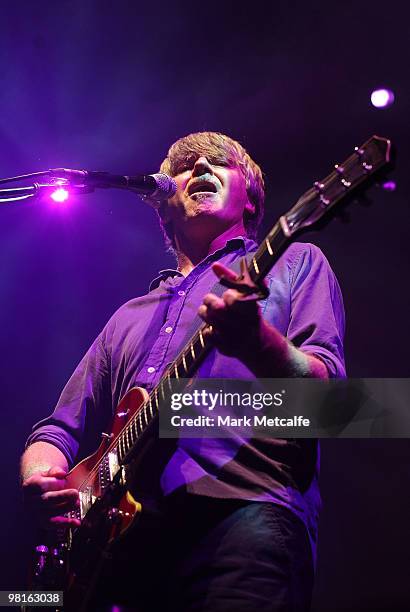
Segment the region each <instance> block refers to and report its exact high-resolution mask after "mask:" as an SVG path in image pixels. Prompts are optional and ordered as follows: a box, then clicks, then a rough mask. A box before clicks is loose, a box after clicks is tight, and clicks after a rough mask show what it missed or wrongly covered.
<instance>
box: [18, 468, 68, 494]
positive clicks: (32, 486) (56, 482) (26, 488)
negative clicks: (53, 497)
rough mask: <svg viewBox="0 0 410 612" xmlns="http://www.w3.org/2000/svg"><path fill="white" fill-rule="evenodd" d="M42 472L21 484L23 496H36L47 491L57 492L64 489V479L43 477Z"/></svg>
mask: <svg viewBox="0 0 410 612" xmlns="http://www.w3.org/2000/svg"><path fill="white" fill-rule="evenodd" d="M43 474H44V472H41V473H38V474H33V475H32V476H30V478H27V480H25V481H24V482H23V492H24V494H25V495H37V494H39V493H45V492H47V491H58V490H61V489H63V488H64V486H65V479H63V478H60V477H59V478H55V477H53V476H43Z"/></svg>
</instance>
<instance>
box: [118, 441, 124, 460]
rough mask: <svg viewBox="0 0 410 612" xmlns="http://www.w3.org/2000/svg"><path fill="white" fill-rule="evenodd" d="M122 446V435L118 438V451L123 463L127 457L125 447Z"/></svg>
mask: <svg viewBox="0 0 410 612" xmlns="http://www.w3.org/2000/svg"><path fill="white" fill-rule="evenodd" d="M122 444H123V439H122V436H121V435H120V436H119V437H118V450H119V453H118V454H119V456H120V459H121V461H122V460H123V459H124V457H125V449H124V446H123V445H122Z"/></svg>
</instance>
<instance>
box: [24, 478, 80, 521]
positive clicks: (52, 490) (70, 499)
mask: <svg viewBox="0 0 410 612" xmlns="http://www.w3.org/2000/svg"><path fill="white" fill-rule="evenodd" d="M66 475H67V473H66V471H65V470H63V469H62V468H61V467H58V466H55V467H51V468H50V469H49V470H46V471H44V472H35V473H34V474H32V475H31V476H30V477H29V478H27V479H26V480H24V481H23V485H22V486H23V495H24V501H25V503H26V505H27V507H28V508H29V510H30V511H31V512H32V514H33V516H34V519H35V520H36V522H38V523H39V525H40V526H42V527H46V528H53V527H60V526H67V527H78V526H79V525H80V524H81V523H80V521H79V520H78V519H76V518H69V517H66V516H64V513H65V512H69V511H70V510H74V509H75V508H76V507H78V505H79V503H80V501H79V496H78V491H77V489H66V488H65V487H66Z"/></svg>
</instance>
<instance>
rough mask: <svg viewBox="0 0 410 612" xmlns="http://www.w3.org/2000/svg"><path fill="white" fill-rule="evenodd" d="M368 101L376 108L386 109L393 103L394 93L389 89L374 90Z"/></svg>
mask: <svg viewBox="0 0 410 612" xmlns="http://www.w3.org/2000/svg"><path fill="white" fill-rule="evenodd" d="M370 100H371V102H372V104H373V106H375V107H376V108H387V107H388V106H391V105H392V104H393V102H394V93H393V92H392V90H391V89H375V90H374V91H372V95H371V96H370Z"/></svg>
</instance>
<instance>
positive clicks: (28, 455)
mask: <svg viewBox="0 0 410 612" xmlns="http://www.w3.org/2000/svg"><path fill="white" fill-rule="evenodd" d="M56 466H57V467H60V468H62V469H63V470H65V471H66V472H67V471H68V462H67V459H66V457H65V455H64V454H63V453H62V452H61V451H60V450H59V449H58V448H57V447H56V446H54V445H53V444H49V443H48V442H33V444H31V445H30V446H29V447H28V448H27V450H26V451H25V452H24V454H23V456H22V458H21V467H20V474H21V480H22V481H24V480H27V478H29V477H30V476H31V475H32V474H34V473H36V472H45V471H47V470H49V469H50V468H51V467H56Z"/></svg>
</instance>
